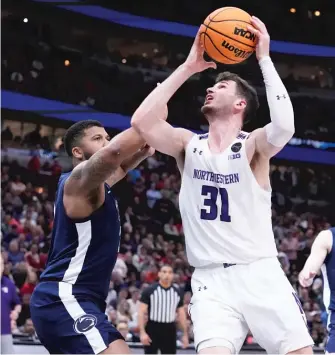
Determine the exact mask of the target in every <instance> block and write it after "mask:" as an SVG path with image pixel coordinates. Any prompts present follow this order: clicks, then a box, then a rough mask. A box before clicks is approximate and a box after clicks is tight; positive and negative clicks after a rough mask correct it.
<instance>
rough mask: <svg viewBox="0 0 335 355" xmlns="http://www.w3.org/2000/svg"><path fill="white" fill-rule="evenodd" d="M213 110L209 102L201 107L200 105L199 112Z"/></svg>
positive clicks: (204, 112) (206, 112)
mask: <svg viewBox="0 0 335 355" xmlns="http://www.w3.org/2000/svg"><path fill="white" fill-rule="evenodd" d="M212 111H213V107H211V105H210V103H205V104H204V105H203V106H202V107H201V112H202V113H203V114H204V115H206V114H208V113H210V112H212Z"/></svg>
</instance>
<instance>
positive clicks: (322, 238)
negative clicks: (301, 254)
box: [299, 230, 333, 287]
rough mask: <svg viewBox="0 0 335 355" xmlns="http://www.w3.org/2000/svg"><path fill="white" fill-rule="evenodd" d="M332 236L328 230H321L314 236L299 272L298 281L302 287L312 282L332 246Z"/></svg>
mask: <svg viewBox="0 0 335 355" xmlns="http://www.w3.org/2000/svg"><path fill="white" fill-rule="evenodd" d="M332 243H333V238H332V233H331V231H330V230H326V231H322V232H320V233H319V234H318V236H317V237H316V238H315V241H314V243H313V245H312V250H311V254H310V256H309V257H308V259H307V261H306V263H305V266H304V268H303V270H302V271H301V272H300V274H299V282H300V284H301V286H303V287H309V286H310V285H311V284H312V283H313V279H314V277H315V275H316V274H317V273H318V272H319V271H320V269H321V266H322V265H323V263H324V261H325V259H326V256H327V254H328V253H329V252H330V250H331V248H332Z"/></svg>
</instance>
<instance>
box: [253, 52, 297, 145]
mask: <svg viewBox="0 0 335 355" xmlns="http://www.w3.org/2000/svg"><path fill="white" fill-rule="evenodd" d="M259 65H260V67H261V70H262V74H263V78H264V83H265V89H266V97H267V100H268V105H269V109H270V117H271V123H269V124H268V125H266V126H265V130H266V136H267V140H268V142H269V143H271V144H272V145H274V146H276V147H283V146H284V145H285V144H286V143H288V141H289V140H290V139H291V138H292V136H293V134H294V112H293V106H292V103H291V100H290V97H289V95H288V93H287V90H286V88H285V86H284V84H283V82H282V81H281V79H280V77H279V75H278V73H277V71H276V69H275V67H274V65H273V63H272V60H271V58H270V57H264V58H262V59H261V60H260V61H259Z"/></svg>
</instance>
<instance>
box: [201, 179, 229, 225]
mask: <svg viewBox="0 0 335 355" xmlns="http://www.w3.org/2000/svg"><path fill="white" fill-rule="evenodd" d="M201 195H202V196H205V200H204V206H206V207H207V209H205V208H203V209H201V213H200V218H201V219H204V220H207V221H214V220H216V219H217V218H218V213H219V211H218V206H217V200H218V198H220V199H221V211H220V221H222V222H230V221H231V218H230V216H229V201H228V192H227V190H226V189H225V188H223V187H220V188H217V187H215V186H209V185H203V186H202V189H201Z"/></svg>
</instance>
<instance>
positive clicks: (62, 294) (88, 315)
mask: <svg viewBox="0 0 335 355" xmlns="http://www.w3.org/2000/svg"><path fill="white" fill-rule="evenodd" d="M30 310H31V318H32V321H33V323H34V326H35V330H36V333H37V336H38V338H39V339H40V341H41V343H42V344H43V345H44V346H45V348H46V349H47V350H48V351H49V352H50V353H51V354H92V353H93V354H99V353H101V352H102V351H103V350H105V349H106V348H107V347H108V346H109V344H110V343H112V342H113V341H115V340H118V339H123V337H122V335H121V334H120V333H119V332H118V331H117V330H116V328H115V327H114V326H113V325H111V324H110V323H109V322H108V320H107V316H106V315H105V313H104V310H103V307H102V306H101V305H99V304H98V302H94V301H93V300H92V298H91V297H85V298H84V297H82V296H78V295H76V296H74V295H73V289H72V285H71V284H68V283H64V282H41V283H40V284H38V285H37V287H36V288H35V290H34V293H33V295H32V297H31V301H30Z"/></svg>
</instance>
